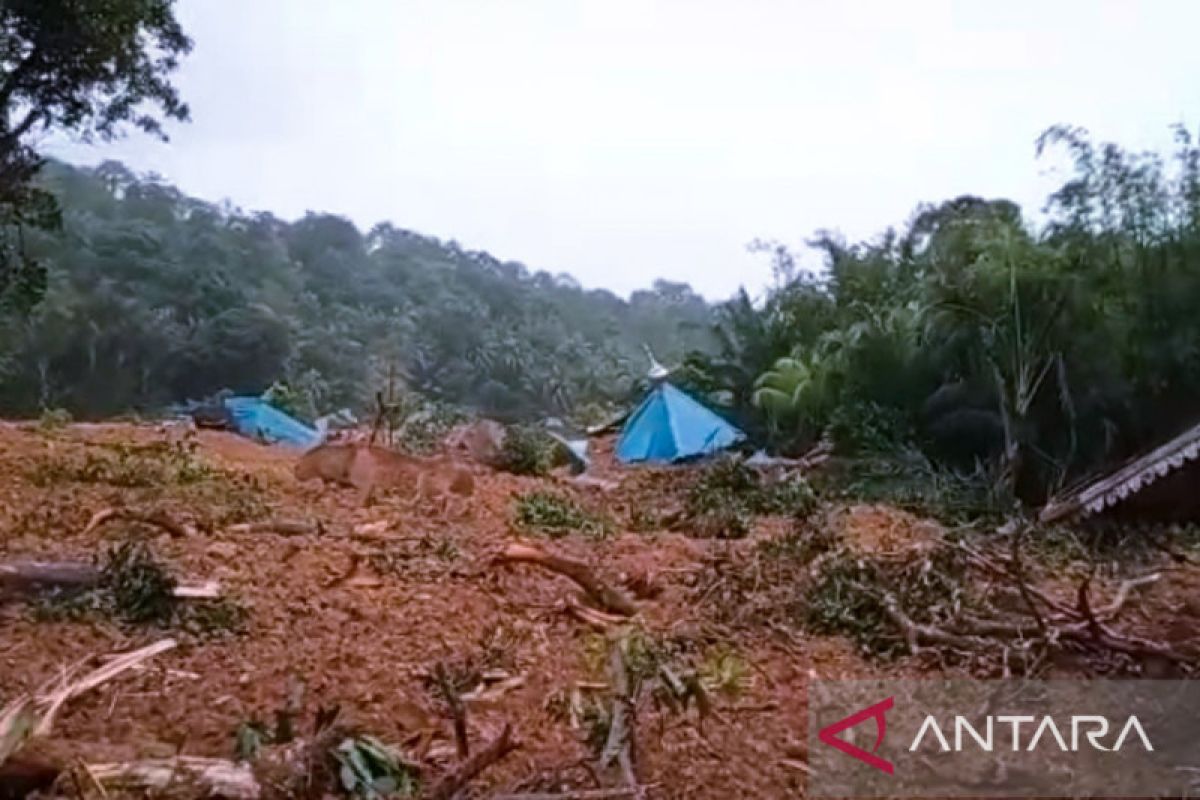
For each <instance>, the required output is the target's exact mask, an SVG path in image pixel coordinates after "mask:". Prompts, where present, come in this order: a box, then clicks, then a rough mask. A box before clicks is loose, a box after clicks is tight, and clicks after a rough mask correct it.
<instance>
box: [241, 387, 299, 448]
mask: <svg viewBox="0 0 1200 800" xmlns="http://www.w3.org/2000/svg"><path fill="white" fill-rule="evenodd" d="M225 408H226V409H227V410H228V411H229V417H230V421H231V422H232V424H233V427H234V430H236V431H237V432H238V433H240V434H241V435H242V436H247V437H249V438H251V439H257V440H258V441H261V442H267V443H269V444H275V443H279V444H284V445H289V446H291V447H299V448H305V449H307V448H309V447H315V446H317V445H318V444H320V443H321V434H320V433H319V432H317V431H316V430H315V429H313V428H310V427H308V426H307V425H305V424H304V423H303V422H301V421H299V420H298V419H295V418H294V417H291V416H289V415H288V414H286V413H284V412H283V411H280V410H279V409H278V408H276V407H275V406H273V405H271V404H270V403H268V402H267V401H266V400H263V399H262V398H261V397H227V398H225Z"/></svg>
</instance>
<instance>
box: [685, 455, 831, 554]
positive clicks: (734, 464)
mask: <svg viewBox="0 0 1200 800" xmlns="http://www.w3.org/2000/svg"><path fill="white" fill-rule="evenodd" d="M816 507H817V496H816V493H815V492H814V491H813V490H812V487H811V486H809V485H808V482H807V481H805V480H804V479H803V478H801V477H798V476H797V477H792V478H789V479H787V480H784V481H779V482H777V483H770V484H768V483H766V482H764V481H763V479H762V478H761V477H760V476H759V474H758V473H757V472H755V471H754V470H753V469H752V468H751V467H749V466H747V465H746V463H745V462H744V461H742V460H741V459H740V458H738V457H736V456H726V457H723V458H720V459H717V460H716V461H714V462H713V463H712V464H711V465H710V466H708V467H706V468H705V469H704V470H703V472H701V474H700V477H699V478H698V479H697V480H696V482H695V483H694V484H692V486H691V488H690V489H689V490H688V493H687V497H686V499H685V503H684V509H685V513H686V515H687V519H688V522H689V524H690V530H691V531H692V533H693V535H695V536H698V537H701V538H711V539H740V538H742V537H744V536H746V535H747V534H748V533H749V532H750V527H751V524H752V522H753V519H754V517H755V516H756V515H759V514H783V515H788V516H791V517H793V518H795V519H797V520H804V519H807V518H808V517H809V516H810V515H811V514H812V513H813V511H815V510H816Z"/></svg>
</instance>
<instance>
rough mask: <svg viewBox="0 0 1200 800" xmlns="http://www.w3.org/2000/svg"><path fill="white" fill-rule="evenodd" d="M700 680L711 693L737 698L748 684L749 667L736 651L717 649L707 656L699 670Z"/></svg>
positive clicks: (723, 647)
mask: <svg viewBox="0 0 1200 800" xmlns="http://www.w3.org/2000/svg"><path fill="white" fill-rule="evenodd" d="M699 673H700V680H701V681H702V682H703V683H704V687H705V688H706V689H708V690H709V691H711V692H716V693H718V694H723V695H726V696H727V697H737V696H739V695H740V694H741V693H742V692H743V691H745V689H746V686H747V685H748V683H749V676H750V666H749V665H748V664H747V663H746V660H745V659H744V658H742V657H741V656H740V655H739V654H738V653H737V651H735V650H733V649H732V648H729V647H725V646H722V647H717V648H715V649H713V650H712V652H710V653H709V654H708V656H707V657H706V658H705V659H704V662H703V663H702V664H701V665H700V669H699Z"/></svg>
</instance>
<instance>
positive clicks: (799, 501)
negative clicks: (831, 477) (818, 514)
mask: <svg viewBox="0 0 1200 800" xmlns="http://www.w3.org/2000/svg"><path fill="white" fill-rule="evenodd" d="M757 510H758V511H759V513H762V514H786V515H787V516H789V517H794V518H795V519H798V520H805V519H808V518H809V517H810V516H812V513H813V512H814V511H816V510H817V493H816V492H814V491H813V488H812V486H810V485H809V483H808V481H806V480H804V478H801V477H794V478H790V479H788V480H786V481H781V482H779V483H775V484H772V485H770V486H765V487H763V488H762V489H761V490H760V492H759V496H758V501H757Z"/></svg>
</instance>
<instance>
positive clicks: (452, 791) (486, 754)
mask: <svg viewBox="0 0 1200 800" xmlns="http://www.w3.org/2000/svg"><path fill="white" fill-rule="evenodd" d="M519 746H520V743H519V742H517V741H516V740H515V739H513V738H512V726H511V725H509V724H507V723H505V725H504V729H503V730H501V731H500V735H499V736H497V737H496V738H495V739H493V740H492V741H490V742H488V744H487V745H486V746H484V747H483V748H481V749H479V750H476V751H475V752H474V753H473V754H472V755H471V757H470V758H468V759H467V760H466V761H463V762H462V763H461V764H459V765H458V767H456V768H455V769H453V770H451V771H450V772H448V773H446V774H445V775H443V776H442V777H441V778H438V780H437V782H436V783H434V784H433V786H432V787H431V788H430V790H429V800H450V798H452V797H454V796H455V795H456V794H458V793H459V791H461V790H462V789H463V787H465V786H466V785H467V784H468V783H470V782H471V781H472V780H473V779H474V778H475V777H476V776H478V775H479V774H480V773H481V772H483V771H484V770H485V769H487V768H488V767H490V766H491V765H492V764H495V763H496V762H497V761H499V760H500V759H502V758H504V757H505V756H506V755H508V754H509V753H511V752H512V751H513V750H516V749H517V748H518V747H519Z"/></svg>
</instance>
